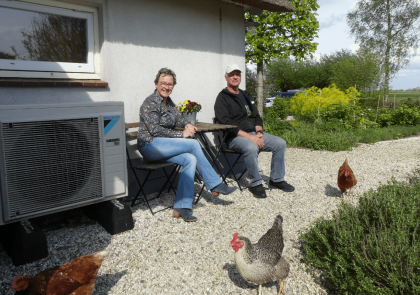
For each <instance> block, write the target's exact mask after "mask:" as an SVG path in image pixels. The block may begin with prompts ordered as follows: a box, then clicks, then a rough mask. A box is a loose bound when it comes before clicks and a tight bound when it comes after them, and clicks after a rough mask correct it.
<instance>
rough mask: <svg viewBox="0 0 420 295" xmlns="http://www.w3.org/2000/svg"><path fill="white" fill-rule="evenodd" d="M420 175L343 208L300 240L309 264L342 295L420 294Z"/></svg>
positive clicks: (318, 223) (417, 174)
mask: <svg viewBox="0 0 420 295" xmlns="http://www.w3.org/2000/svg"><path fill="white" fill-rule="evenodd" d="M419 172H420V171H416V172H414V175H412V177H410V179H409V183H408V184H407V183H403V182H396V181H395V180H392V181H391V182H388V184H386V185H382V186H381V187H379V189H378V190H377V191H376V192H374V191H372V190H371V191H369V192H368V193H366V194H365V195H364V196H363V197H361V198H360V199H359V204H360V205H359V206H358V207H351V206H350V205H348V204H345V203H343V204H341V206H340V208H339V209H338V210H337V212H335V213H334V215H333V219H332V220H326V219H323V218H321V219H319V220H317V221H316V222H315V224H314V225H313V227H312V228H310V230H309V231H308V232H307V233H305V234H302V233H300V235H301V239H302V241H303V242H304V251H305V261H306V263H308V264H310V265H312V266H313V267H316V268H320V269H323V270H325V275H326V277H327V278H328V279H329V280H330V281H331V282H332V283H333V285H335V286H336V287H338V288H339V289H340V290H341V291H343V294H390V295H391V294H419V292H420V267H419V266H420V256H419V251H420V238H419V235H420V210H419V204H420V173H419Z"/></svg>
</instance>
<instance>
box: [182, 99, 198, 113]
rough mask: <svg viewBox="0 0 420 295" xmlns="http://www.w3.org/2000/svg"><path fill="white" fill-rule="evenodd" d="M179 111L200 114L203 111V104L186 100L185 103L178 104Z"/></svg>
mask: <svg viewBox="0 0 420 295" xmlns="http://www.w3.org/2000/svg"><path fill="white" fill-rule="evenodd" d="M178 110H179V111H180V112H181V113H193V112H197V113H198V112H199V111H200V110H201V104H199V103H198V102H194V101H191V100H184V101H183V102H180V103H179V104H178Z"/></svg>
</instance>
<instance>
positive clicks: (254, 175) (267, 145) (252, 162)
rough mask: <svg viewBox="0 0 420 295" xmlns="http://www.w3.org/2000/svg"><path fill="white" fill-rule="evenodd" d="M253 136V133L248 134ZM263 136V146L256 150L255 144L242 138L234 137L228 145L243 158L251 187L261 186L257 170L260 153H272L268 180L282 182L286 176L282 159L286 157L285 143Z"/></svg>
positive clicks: (265, 134) (266, 134)
mask: <svg viewBox="0 0 420 295" xmlns="http://www.w3.org/2000/svg"><path fill="white" fill-rule="evenodd" d="M249 134H255V132H249ZM263 134H264V146H263V147H262V148H261V149H258V147H257V145H256V144H255V142H253V141H251V140H249V139H246V138H244V137H239V136H237V137H235V138H234V139H233V140H232V141H231V142H230V143H229V148H230V149H232V150H234V151H238V152H241V153H242V154H243V156H244V161H245V165H246V168H247V170H248V175H249V179H250V181H251V186H257V185H260V184H262V177H261V175H260V172H259V169H258V154H259V153H260V152H273V155H272V157H271V173H270V179H271V180H272V181H274V182H278V181H283V180H284V175H285V174H286V168H285V163H284V157H285V155H286V141H285V140H284V139H283V138H281V137H278V136H274V135H271V134H268V133H265V132H264V133H263Z"/></svg>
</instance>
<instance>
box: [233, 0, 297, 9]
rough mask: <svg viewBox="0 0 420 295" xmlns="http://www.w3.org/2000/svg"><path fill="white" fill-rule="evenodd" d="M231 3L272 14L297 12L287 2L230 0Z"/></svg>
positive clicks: (282, 0)
mask: <svg viewBox="0 0 420 295" xmlns="http://www.w3.org/2000/svg"><path fill="white" fill-rule="evenodd" d="M229 2H236V3H242V4H244V5H248V6H252V7H257V8H261V9H265V10H268V11H271V12H293V11H295V10H296V9H295V8H294V7H293V5H292V4H291V3H290V2H289V1H287V0H230V1H229Z"/></svg>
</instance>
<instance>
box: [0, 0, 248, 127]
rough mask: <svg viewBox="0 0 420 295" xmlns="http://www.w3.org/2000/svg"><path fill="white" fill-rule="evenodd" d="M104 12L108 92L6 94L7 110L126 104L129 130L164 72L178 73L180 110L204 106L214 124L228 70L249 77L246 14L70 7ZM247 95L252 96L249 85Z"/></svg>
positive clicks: (174, 7)
mask: <svg viewBox="0 0 420 295" xmlns="http://www.w3.org/2000/svg"><path fill="white" fill-rule="evenodd" d="M65 2H69V3H76V4H80V3H88V4H90V5H92V4H95V5H99V23H100V57H101V79H102V80H104V81H106V82H108V83H109V87H106V88H101V87H91V88H90V87H80V88H79V87H75V88H72V87H61V88H60V87H51V88H49V87H34V88H31V87H1V88H0V104H32V103H55V102H84V101H124V103H125V117H126V122H133V121H138V119H139V118H138V109H139V107H140V105H141V103H142V102H143V100H144V99H145V98H146V97H147V96H148V95H150V94H151V93H152V92H153V90H154V83H153V80H154V78H155V76H156V73H157V71H158V70H159V69H160V68H162V67H168V68H170V69H172V70H174V71H175V73H176V75H177V82H178V84H177V85H176V87H175V88H174V91H173V94H172V95H171V97H172V99H173V100H174V101H175V103H178V102H180V101H182V100H185V99H190V100H194V101H198V102H200V103H201V104H202V106H203V112H201V113H199V114H198V120H199V121H204V122H211V119H212V117H213V116H214V110H213V105H214V101H215V98H216V96H217V94H218V92H219V91H220V90H221V89H222V88H223V87H225V86H226V81H225V80H224V77H223V75H224V70H225V68H226V66H227V65H228V64H231V63H237V64H239V65H240V66H241V67H243V68H244V69H245V57H244V55H245V53H244V18H243V9H242V8H241V7H238V6H236V5H233V4H229V3H224V2H222V1H217V0H214V1H212V0H210V1H209V0H177V1H174V0H149V1H147V0H97V1H85V2H81V1H71V0H70V1H65ZM242 88H245V79H243V84H242Z"/></svg>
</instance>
